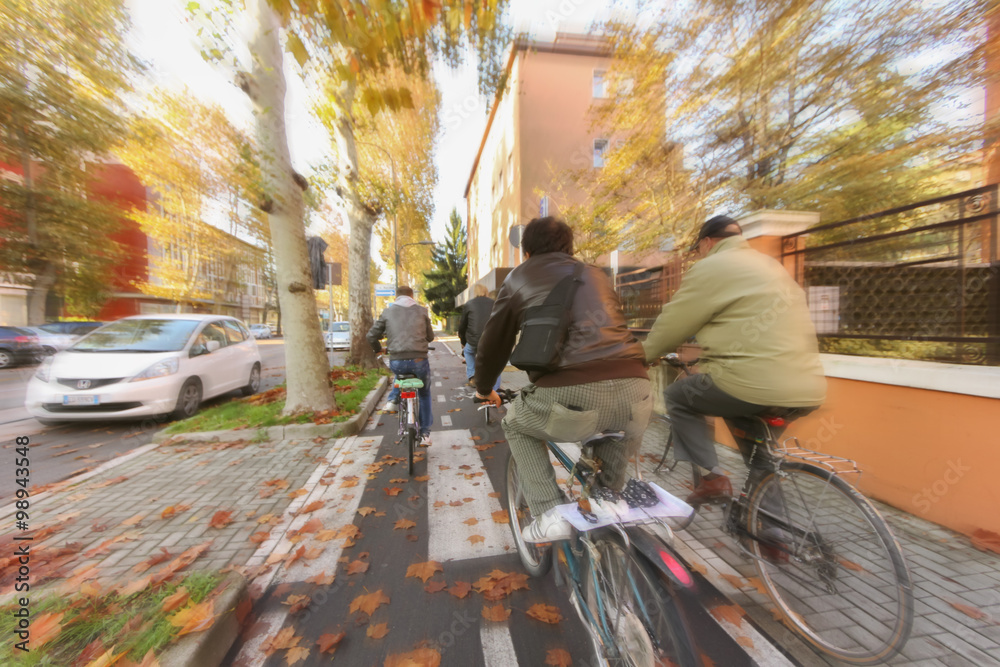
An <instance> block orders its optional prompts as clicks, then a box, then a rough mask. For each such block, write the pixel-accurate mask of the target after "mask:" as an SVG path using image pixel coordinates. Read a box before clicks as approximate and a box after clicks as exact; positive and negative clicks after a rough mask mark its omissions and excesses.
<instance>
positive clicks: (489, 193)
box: [468, 49, 608, 282]
mask: <svg viewBox="0 0 1000 667" xmlns="http://www.w3.org/2000/svg"><path fill="white" fill-rule="evenodd" d="M607 63H608V59H607V58H603V57H598V56H589V55H573V54H565V53H551V52H548V51H536V50H530V49H528V50H520V51H518V53H517V55H516V56H515V58H514V61H513V64H512V67H511V76H510V83H509V86H508V89H507V91H506V92H505V93H504V95H503V97H502V98H501V99H500V101H499V103H498V104H497V108H496V112H495V114H494V115H493V119H492V122H491V123H490V124H489V126H488V129H487V135H486V138H485V141H484V142H483V147H482V151H481V152H480V156H479V160H478V162H477V164H476V167H475V171H474V172H473V175H472V179H471V182H470V185H469V194H468V243H469V280H470V282H475V281H476V280H479V279H481V278H482V277H483V276H485V275H486V274H488V273H489V272H490V270H491V269H493V268H496V267H511V266H516V265H517V264H518V263H519V261H520V254H519V252H518V250H517V248H514V247H513V246H511V245H510V243H509V241H508V234H509V231H510V228H511V227H512V226H514V225H517V224H524V223H526V222H528V220H530V219H531V218H534V217H537V216H538V213H539V204H540V199H541V194H542V193H546V194H548V195H549V197H550V202H551V206H550V209H549V212H550V213H551V214H557V213H558V206H559V202H558V201H557V200H556V199H557V198H556V197H555V192H554V191H555V184H554V182H553V176H554V174H556V173H559V172H563V171H565V170H568V169H580V168H591V165H592V164H593V139H594V138H596V137H598V136H599V133H597V132H596V131H594V130H592V129H591V127H590V120H589V110H590V107H591V104H592V103H593V97H592V89H593V88H592V87H593V73H594V69H595V68H597V69H605V68H606V67H607ZM574 194H575V193H571V195H570V196H574ZM576 196H578V195H576Z"/></svg>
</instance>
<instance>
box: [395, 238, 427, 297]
mask: <svg viewBox="0 0 1000 667" xmlns="http://www.w3.org/2000/svg"><path fill="white" fill-rule="evenodd" d="M408 245H434V241H416V242H415V243H404V244H403V245H401V246H399V247H398V248H396V289H399V251H400V250H402V249H403V248H405V247H406V246H408Z"/></svg>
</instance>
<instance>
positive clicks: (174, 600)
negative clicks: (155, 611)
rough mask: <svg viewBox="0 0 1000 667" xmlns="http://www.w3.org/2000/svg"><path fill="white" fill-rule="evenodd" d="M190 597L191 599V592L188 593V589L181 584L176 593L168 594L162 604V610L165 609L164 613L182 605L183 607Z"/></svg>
mask: <svg viewBox="0 0 1000 667" xmlns="http://www.w3.org/2000/svg"><path fill="white" fill-rule="evenodd" d="M189 599H191V594H190V593H188V589H187V588H185V587H184V586H181V587H180V588H178V589H177V592H176V593H174V594H173V595H170V596H167V597H166V598H165V599H164V600H163V604H162V605H161V606H160V610H161V611H163V612H164V613H168V614H169V613H170V612H172V611H173V610H174V609H180V608H181V607H183V606H184V605H185V604H187V601H188V600H189Z"/></svg>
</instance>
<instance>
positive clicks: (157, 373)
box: [131, 357, 180, 382]
mask: <svg viewBox="0 0 1000 667" xmlns="http://www.w3.org/2000/svg"><path fill="white" fill-rule="evenodd" d="M178 368H180V362H178V361H177V357H170V358H169V359H164V360H163V361H158V362H156V363H155V364H153V365H152V366H150V367H149V368H147V369H146V370H144V371H143V372H141V373H139V374H138V375H136V376H135V377H134V378H132V380H131V381H132V382H138V381H139V380H151V379H153V378H161V377H166V376H167V375H173V374H174V373H176V372H177V369H178Z"/></svg>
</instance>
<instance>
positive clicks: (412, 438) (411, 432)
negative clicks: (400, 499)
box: [406, 425, 417, 476]
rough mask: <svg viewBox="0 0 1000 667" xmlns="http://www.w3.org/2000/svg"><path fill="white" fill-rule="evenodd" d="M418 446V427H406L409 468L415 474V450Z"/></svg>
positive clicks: (411, 473)
mask: <svg viewBox="0 0 1000 667" xmlns="http://www.w3.org/2000/svg"><path fill="white" fill-rule="evenodd" d="M416 446H417V429H416V428H415V427H414V426H412V425H410V426H408V427H407V428H406V451H407V457H408V463H407V465H408V469H409V471H410V475H411V476H412V475H413V450H414V449H415V448H416Z"/></svg>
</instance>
